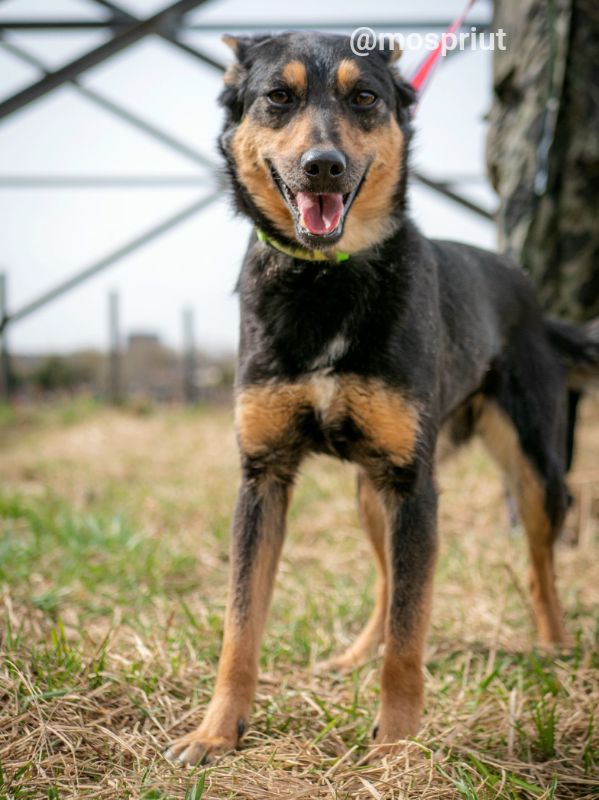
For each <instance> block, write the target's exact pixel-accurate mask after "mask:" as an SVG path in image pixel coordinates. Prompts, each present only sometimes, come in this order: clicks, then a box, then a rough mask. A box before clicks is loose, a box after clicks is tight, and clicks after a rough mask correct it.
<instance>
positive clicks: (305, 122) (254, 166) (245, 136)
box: [231, 112, 312, 239]
mask: <svg viewBox="0 0 599 800" xmlns="http://www.w3.org/2000/svg"><path fill="white" fill-rule="evenodd" d="M311 132H312V123H311V120H310V117H309V115H308V114H307V113H306V112H304V113H301V114H297V115H296V116H295V117H294V119H293V120H292V121H291V122H289V123H288V124H287V125H285V126H284V127H282V128H279V129H273V128H270V127H268V126H265V125H258V124H256V122H254V120H253V119H252V118H251V117H245V118H244V119H243V120H242V121H241V123H240V124H239V127H238V128H237V130H236V131H235V134H234V136H233V139H232V141H231V152H232V154H233V158H234V160H235V164H236V168H237V175H238V178H239V180H240V181H241V183H242V184H243V186H244V187H245V188H246V189H247V191H248V192H249V194H250V195H251V196H252V199H253V201H254V202H255V203H256V205H257V206H258V208H259V209H260V210H261V211H262V212H263V213H264V214H265V215H266V216H267V217H268V219H269V220H270V221H271V222H272V223H273V225H275V226H276V228H277V229H278V230H279V231H280V233H282V234H284V235H285V236H287V237H289V238H290V239H293V238H294V237H295V225H294V222H293V218H292V216H291V212H290V211H289V209H288V208H287V205H286V204H285V201H284V200H283V198H282V197H281V193H280V192H279V190H278V189H277V187H276V186H275V184H274V181H273V179H272V176H271V174H270V170H269V168H268V164H267V161H271V162H272V163H274V164H275V165H276V164H277V163H279V162H280V161H281V160H283V159H299V157H300V155H301V154H302V153H303V152H304V151H305V150H307V149H308V148H309V147H310V137H311Z"/></svg>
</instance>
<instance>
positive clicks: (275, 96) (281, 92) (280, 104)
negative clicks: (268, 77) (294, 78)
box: [266, 89, 293, 108]
mask: <svg viewBox="0 0 599 800" xmlns="http://www.w3.org/2000/svg"><path fill="white" fill-rule="evenodd" d="M266 97H267V99H268V102H269V103H270V104H271V106H274V107H275V108H285V106H290V105H291V103H292V102H293V98H292V97H291V95H290V93H289V92H287V91H286V90H285V89H274V90H273V91H272V92H269V93H268V94H267V95H266Z"/></svg>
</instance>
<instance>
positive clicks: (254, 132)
mask: <svg viewBox="0 0 599 800" xmlns="http://www.w3.org/2000/svg"><path fill="white" fill-rule="evenodd" d="M225 38H226V42H227V44H228V45H229V46H230V47H231V48H232V49H233V51H234V53H235V56H236V61H235V63H234V65H233V66H232V67H230V68H229V70H228V71H227V73H226V75H225V88H224V90H223V92H222V95H221V103H222V105H223V106H224V108H225V112H226V119H225V124H224V130H223V133H222V135H221V138H220V149H221V152H222V155H223V156H224V159H225V163H226V165H227V172H228V176H229V179H230V184H231V187H232V190H233V196H234V200H235V204H236V208H237V210H238V211H239V212H240V213H241V214H243V215H245V216H246V217H248V218H249V219H250V220H251V221H252V222H253V224H254V225H255V230H256V232H255V233H254V234H253V236H252V239H251V241H250V244H249V247H248V250H247V253H246V256H245V260H244V263H243V267H242V270H241V275H240V278H239V282H238V293H239V296H240V303H241V333H240V347H239V361H238V370H237V378H236V432H237V439H238V445H239V450H240V457H241V472H242V478H241V487H240V489H239V494H238V499H237V505H236V510H235V515H234V522H233V526H232V545H231V547H232V550H231V566H230V586H229V593H228V603H227V610H226V617H225V625H224V638H223V645H222V653H221V658H220V663H219V668H218V675H217V679H216V687H215V691H214V696H213V698H212V700H211V702H210V704H209V706H208V708H207V711H206V713H205V716H204V719H203V722H202V724H201V725H200V727H199V728H198V729H197V730H195V731H193V732H192V733H190V734H188V735H187V736H184V737H183V738H181V739H179V740H178V741H176V742H175V743H174V744H172V745H171V746H170V748H169V750H168V751H167V756H168V757H169V758H170V759H171V760H174V761H177V762H180V763H184V764H197V763H207V762H209V761H211V760H213V759H214V758H215V757H217V756H218V755H220V754H222V753H225V752H227V751H230V750H233V749H234V748H236V747H237V746H238V744H239V742H240V740H241V738H242V736H243V734H244V732H245V730H246V728H247V725H248V720H249V715H250V710H251V705H252V701H253V696H254V691H255V687H256V681H257V661H258V653H259V647H260V639H261V636H262V632H263V628H264V624H265V618H266V615H267V610H268V606H269V602H270V598H271V594H272V588H273V580H274V576H275V571H276V568H277V562H278V559H279V555H280V552H281V547H282V544H283V539H284V534H285V519H286V512H287V509H288V506H289V502H290V497H291V492H292V486H293V482H294V478H295V476H296V474H297V471H298V468H299V466H300V463H301V462H302V460H303V459H304V457H305V456H307V455H308V454H309V453H315V452H316V453H327V454H330V455H333V456H336V457H338V458H341V459H347V460H349V461H352V462H354V463H355V464H356V465H357V467H358V499H359V508H360V514H361V519H362V522H363V525H364V528H365V530H366V533H367V535H368V537H369V538H370V541H371V543H372V547H373V551H374V555H375V558H376V562H377V567H378V574H379V586H378V590H377V596H376V604H375V607H374V611H373V613H372V616H371V618H370V620H369V621H368V623H367V625H366V627H365V628H364V630H363V631H362V633H361V634H360V635H359V636H358V638H357V640H356V642H355V643H354V644H353V645H352V646H351V647H350V648H349V650H348V651H347V652H346V653H344V654H343V655H341V656H340V657H338V658H336V659H333V660H332V661H331V662H329V664H328V666H329V667H330V668H331V669H333V668H335V669H348V668H349V669H351V668H352V667H354V666H355V665H358V664H360V662H361V661H363V660H364V658H365V657H366V656H367V655H368V653H369V652H370V651H371V650H372V648H374V647H375V646H377V645H379V644H380V643H382V642H383V641H384V645H385V647H384V656H383V665H382V673H381V702H380V711H379V714H378V718H377V721H376V724H375V728H374V738H375V745H378V748H377V749H381V750H382V751H385V752H392V751H393V750H394V748H396V747H397V746H398V745H397V743H398V742H400V741H401V740H403V739H405V738H406V737H410V736H413V735H415V734H416V733H417V731H418V727H419V719H420V714H421V710H422V706H423V688H424V687H423V674H422V672H423V671H422V666H423V649H424V645H425V636H426V630H427V623H428V619H429V612H430V606H431V592H432V585H433V572H434V567H435V556H436V551H437V532H436V528H437V522H436V518H437V489H436V487H435V477H434V473H435V460H436V453H437V451H438V449H439V448H440V445H439V442H440V441H441V440H442V441H444V442H445V443H447V442H449V443H450V444H451V445H452V446H458V445H460V444H462V443H463V442H465V441H467V440H468V439H469V438H470V437H471V436H473V435H474V434H477V435H479V436H480V437H481V438H482V440H483V442H484V443H485V444H486V445H487V447H488V449H489V450H490V452H491V454H492V456H493V457H494V458H495V459H496V461H497V462H498V463H499V465H500V466H501V467H502V469H503V471H504V473H505V478H506V481H507V484H508V486H509V489H510V492H511V494H512V496H513V497H514V498H515V500H516V502H517V506H518V509H519V513H520V517H521V519H522V523H523V527H524V529H525V531H526V537H527V540H528V546H529V551H530V588H531V595H532V605H533V609H534V616H535V621H536V626H537V629H538V634H539V637H540V640H541V642H542V643H544V644H552V645H554V644H557V645H559V644H563V643H564V641H565V632H564V627H563V622H562V614H561V610H560V605H559V600H558V596H557V593H556V588H555V583H554V567H553V545H554V542H555V539H556V536H557V535H558V533H559V531H560V527H561V525H562V521H563V519H564V514H565V512H566V508H567V505H568V492H567V489H566V485H565V481H564V475H565V473H566V471H567V467H568V462H569V454H568V447H567V441H568V433H569V428H568V397H569V391H572V392H574V391H576V390H579V389H580V388H581V387H582V386H583V385H584V384H585V383H586V381H587V380H588V379H589V378H592V377H596V376H597V375H599V343H598V342H597V341H596V340H593V339H592V338H591V337H590V335H588V333H587V332H586V331H585V330H583V329H580V328H577V327H574V326H570V325H568V324H566V323H562V322H557V321H550V320H547V319H544V318H543V316H542V314H541V311H540V310H539V307H538V305H537V302H536V300H535V297H534V294H533V291H532V289H531V286H530V285H529V282H528V280H527V278H526V276H525V275H524V273H523V272H522V271H521V270H520V269H519V268H517V267H516V266H515V265H514V264H512V263H510V262H508V261H507V260H506V259H505V258H503V257H501V256H499V255H495V254H492V253H490V252H485V251H483V250H480V249H477V248H475V247H470V246H467V245H465V244H458V243H454V242H447V241H435V240H429V239H427V238H425V237H424V236H423V235H422V234H421V233H420V232H419V231H418V229H417V228H416V227H415V225H414V224H413V223H412V221H411V220H410V218H409V216H408V213H407V209H406V183H407V175H408V170H407V159H408V152H409V143H410V136H411V112H412V107H413V104H414V101H415V93H414V91H413V89H412V88H411V86H410V85H409V84H408V83H407V82H406V81H405V80H404V79H403V78H402V77H401V75H400V74H399V72H398V71H397V69H396V66H395V64H394V62H395V61H396V59H397V56H398V51H397V50H396V48H395V47H394V46H393V45H391V44H389V46H388V49H386V50H384V51H379V50H373V51H371V52H370V53H369V54H368V56H361V57H357V56H355V55H354V54H353V53H352V50H351V48H350V40H349V37H344V36H337V35H324V34H316V33H290V34H282V35H277V36H253V37H235V38H234V37H225Z"/></svg>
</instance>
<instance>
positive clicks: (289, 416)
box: [236, 369, 419, 464]
mask: <svg viewBox="0 0 599 800" xmlns="http://www.w3.org/2000/svg"><path fill="white" fill-rule="evenodd" d="M236 421H237V432H238V437H239V443H240V446H241V449H242V452H243V453H245V454H246V455H248V456H252V455H256V456H259V455H264V454H266V453H272V452H274V451H281V452H283V451H285V450H291V449H298V450H301V451H306V450H310V449H325V450H327V451H329V452H331V453H334V454H338V455H342V456H343V457H346V458H350V459H352V460H358V455H359V453H358V451H359V452H360V453H362V454H363V453H365V452H369V453H380V454H382V455H385V456H387V457H388V458H390V460H392V461H393V462H394V463H396V464H405V463H408V462H409V461H411V459H412V457H413V452H414V448H415V445H416V440H417V436H418V428H419V420H418V409H417V407H416V405H415V404H414V403H412V402H410V401H409V400H408V399H407V398H406V397H405V396H404V395H403V394H402V392H401V391H399V390H398V389H396V388H391V387H389V386H387V385H385V384H384V383H383V382H382V381H380V380H377V379H373V378H361V377H359V376H357V375H351V374H349V375H348V374H338V373H335V372H334V371H333V370H331V369H324V370H317V371H316V372H314V373H311V374H309V375H308V376H306V377H304V378H302V379H301V380H298V381H295V382H293V383H279V382H277V383H275V382H273V383H268V384H263V385H260V386H251V387H247V388H245V389H244V390H242V391H241V392H240V393H239V395H238V398H237V405H236Z"/></svg>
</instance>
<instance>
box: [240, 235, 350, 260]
mask: <svg viewBox="0 0 599 800" xmlns="http://www.w3.org/2000/svg"><path fill="white" fill-rule="evenodd" d="M256 236H257V237H258V239H259V240H260V241H261V242H264V243H265V244H268V245H270V246H271V247H274V249H275V250H278V251H279V252H280V253H285V255H286V256H291V258H300V259H302V260H303V261H331V260H332V257H329V256H327V255H325V254H324V253H321V252H320V251H319V250H305V249H304V248H303V247H287V245H284V244H281V242H277V240H276V239H273V238H272V237H271V236H268V235H267V234H266V233H264V231H261V230H260V228H256ZM334 259H335V261H337V262H341V261H348V260H349V253H343V252H342V251H340V250H338V251H337V252H336V253H335V256H334Z"/></svg>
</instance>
